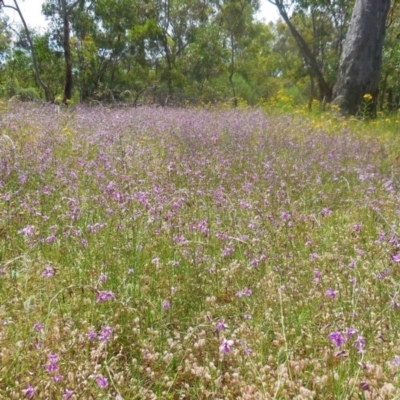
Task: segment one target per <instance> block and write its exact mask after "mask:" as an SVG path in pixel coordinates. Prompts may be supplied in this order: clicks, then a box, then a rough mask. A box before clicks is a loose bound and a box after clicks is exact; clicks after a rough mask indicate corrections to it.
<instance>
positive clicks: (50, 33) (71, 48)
mask: <svg viewBox="0 0 400 400" xmlns="http://www.w3.org/2000/svg"><path fill="white" fill-rule="evenodd" d="M263 1H267V0H263ZM268 1H269V2H270V3H272V4H274V6H275V7H276V8H277V10H278V11H279V14H280V16H281V19H280V20H279V21H278V22H276V23H268V24H265V23H263V22H259V21H257V20H256V19H255V14H256V12H257V10H258V7H259V3H258V1H257V0H200V1H199V0H96V1H95V0H46V1H45V3H44V5H43V8H42V12H43V14H44V15H45V17H46V18H47V20H48V22H49V25H48V28H47V30H46V31H45V32H37V31H34V30H30V29H29V27H28V26H27V25H26V24H25V20H24V16H23V15H22V13H21V12H20V9H19V5H18V0H3V1H1V0H0V5H1V6H2V7H3V8H7V7H8V8H13V9H14V10H16V11H17V12H18V13H19V15H20V19H21V22H22V24H21V28H20V29H19V30H16V29H15V28H13V27H12V26H10V24H9V22H8V20H7V18H6V16H5V14H4V13H1V14H0V54H1V57H0V63H1V64H0V96H2V97H12V96H16V95H18V96H20V98H21V99H27V100H31V99H35V98H41V99H44V100H46V101H59V102H64V103H67V104H68V103H69V102H70V101H75V102H101V103H104V102H111V103H129V104H133V105H138V104H145V103H159V104H162V105H166V104H188V103H189V104H190V103H200V102H201V103H215V102H219V101H232V104H237V102H238V101H239V100H244V101H246V102H247V103H248V104H257V103H259V102H260V101H266V100H269V99H271V98H273V97H274V96H275V95H276V93H278V92H279V91H284V92H285V91H286V92H290V93H291V94H292V95H293V96H294V97H295V99H296V100H297V101H298V102H304V101H308V103H309V105H310V107H312V106H313V104H315V100H318V101H319V102H320V104H321V105H323V104H325V103H328V102H331V101H334V102H335V103H336V104H337V105H338V107H339V108H340V109H342V111H343V112H344V113H349V114H357V113H358V112H359V110H360V105H361V103H362V101H363V99H364V98H365V97H364V95H366V94H370V95H371V96H372V101H371V112H372V113H374V112H375V110H376V108H378V109H380V110H388V111H392V110H395V109H397V108H398V106H399V103H400V97H399V96H400V75H399V71H400V69H399V68H400V65H399V64H400V40H399V37H400V15H399V14H400V8H399V6H398V1H390V0H357V1H348V0H268ZM360 38H362V40H360ZM360 44H362V45H361V46H360Z"/></svg>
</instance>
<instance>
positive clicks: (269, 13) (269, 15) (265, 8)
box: [4, 0, 278, 28]
mask: <svg viewBox="0 0 400 400" xmlns="http://www.w3.org/2000/svg"><path fill="white" fill-rule="evenodd" d="M5 3H6V4H9V5H12V2H11V1H10V0H8V1H7V0H6V1H5ZM42 3H43V0H19V1H18V4H19V6H20V8H21V10H22V12H23V15H24V17H25V19H26V21H27V23H28V25H29V26H30V27H31V28H38V27H44V26H46V20H45V18H44V16H43V15H42ZM4 11H5V13H6V14H7V15H8V16H9V17H10V19H11V22H14V23H15V24H19V23H20V20H19V17H18V15H17V13H15V12H13V10H10V9H9V8H6V9H4ZM258 19H259V20H260V21H264V22H268V21H275V20H276V19H278V12H277V10H276V8H275V7H274V6H273V5H271V4H270V3H269V2H268V1H266V0H261V8H260V12H259V13H258Z"/></svg>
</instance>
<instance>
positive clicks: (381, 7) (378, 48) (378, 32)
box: [334, 0, 391, 116]
mask: <svg viewBox="0 0 400 400" xmlns="http://www.w3.org/2000/svg"><path fill="white" fill-rule="evenodd" d="M390 3H391V2H390V0H356V3H355V5H354V9H353V14H352V17H351V21H350V26H349V30H348V32H347V35H346V40H345V43H344V47H343V52H342V55H341V58H340V66H339V75H338V80H337V83H336V86H335V89H334V99H335V100H334V103H335V104H337V105H338V106H339V107H340V110H341V112H342V113H343V114H350V115H356V114H357V113H360V112H362V111H363V110H361V106H362V104H363V96H364V95H365V94H370V95H371V96H372V101H370V104H367V105H368V106H369V109H368V112H369V113H370V114H371V115H372V116H374V115H375V113H376V101H377V94H378V85H379V78H380V74H381V66H382V49H383V40H384V38H385V30H386V20H387V16H388V13H389V9H390ZM367 102H368V100H367Z"/></svg>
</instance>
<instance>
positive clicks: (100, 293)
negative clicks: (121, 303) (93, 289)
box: [96, 290, 115, 303]
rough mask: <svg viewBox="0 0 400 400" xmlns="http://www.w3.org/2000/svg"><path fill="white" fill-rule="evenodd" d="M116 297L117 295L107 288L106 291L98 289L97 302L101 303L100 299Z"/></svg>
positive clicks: (105, 299)
mask: <svg viewBox="0 0 400 400" xmlns="http://www.w3.org/2000/svg"><path fill="white" fill-rule="evenodd" d="M111 299H115V295H114V293H113V292H111V291H109V290H106V291H98V292H97V300H96V303H99V302H100V301H107V300H111Z"/></svg>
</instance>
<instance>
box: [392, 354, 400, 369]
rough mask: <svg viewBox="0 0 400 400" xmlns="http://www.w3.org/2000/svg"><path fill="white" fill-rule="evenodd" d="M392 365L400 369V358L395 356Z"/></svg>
mask: <svg viewBox="0 0 400 400" xmlns="http://www.w3.org/2000/svg"><path fill="white" fill-rule="evenodd" d="M391 363H392V365H395V366H396V367H400V356H394V357H393V358H392V361H391Z"/></svg>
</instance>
